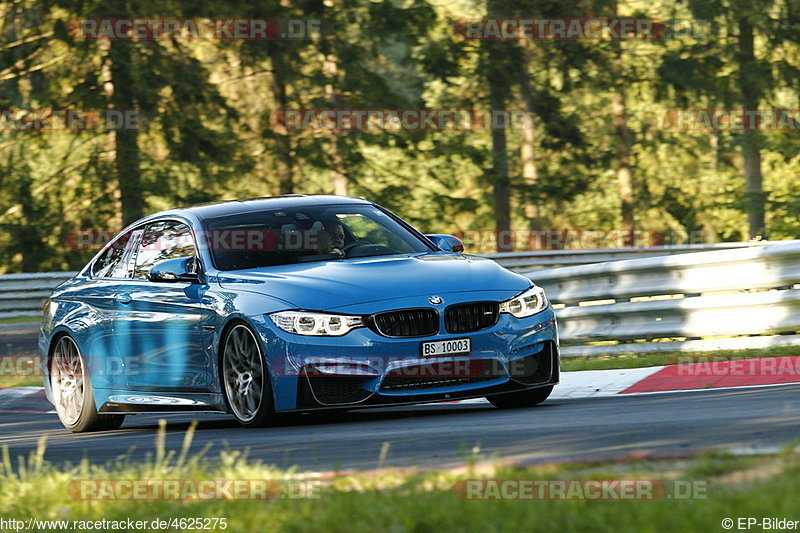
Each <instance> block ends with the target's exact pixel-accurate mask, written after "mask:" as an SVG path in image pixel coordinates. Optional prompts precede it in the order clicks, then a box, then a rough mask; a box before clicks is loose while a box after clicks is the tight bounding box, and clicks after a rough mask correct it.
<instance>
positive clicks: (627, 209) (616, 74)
mask: <svg viewBox="0 0 800 533" xmlns="http://www.w3.org/2000/svg"><path fill="white" fill-rule="evenodd" d="M611 10H612V17H616V16H617V2H616V1H615V2H613V4H612V6H611ZM614 52H615V54H614V55H615V57H614V59H613V60H612V61H613V63H612V65H611V73H612V76H613V85H614V89H613V94H612V95H611V116H612V120H613V123H614V144H615V145H616V152H617V187H618V190H619V201H620V214H621V216H622V228H621V229H622V230H623V232H624V235H625V237H624V244H625V245H628V246H631V245H633V231H634V229H635V225H636V220H635V213H634V204H633V171H632V169H631V135H630V130H629V129H628V116H627V115H628V109H627V102H626V99H625V89H624V83H625V82H624V79H623V76H624V71H623V68H622V45H621V43H620V42H619V41H614Z"/></svg>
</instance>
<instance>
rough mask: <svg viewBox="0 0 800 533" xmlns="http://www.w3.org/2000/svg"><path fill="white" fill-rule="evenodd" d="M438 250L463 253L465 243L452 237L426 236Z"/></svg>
mask: <svg viewBox="0 0 800 533" xmlns="http://www.w3.org/2000/svg"><path fill="white" fill-rule="evenodd" d="M425 236H426V237H427V238H428V239H430V241H431V242H432V243H433V244H435V245H436V247H437V248H439V249H440V250H442V251H443V252H463V251H464V243H463V242H461V239H459V238H458V237H454V236H452V235H440V234H432V235H425Z"/></svg>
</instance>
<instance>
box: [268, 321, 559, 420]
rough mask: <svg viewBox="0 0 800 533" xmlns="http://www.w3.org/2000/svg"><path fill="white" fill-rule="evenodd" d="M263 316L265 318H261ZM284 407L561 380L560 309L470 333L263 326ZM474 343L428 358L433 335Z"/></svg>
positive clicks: (436, 395) (454, 394) (279, 405)
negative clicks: (326, 332)
mask: <svg viewBox="0 0 800 533" xmlns="http://www.w3.org/2000/svg"><path fill="white" fill-rule="evenodd" d="M259 321H260V320H259ZM258 330H259V331H260V332H261V336H262V339H261V340H262V342H263V347H264V353H265V354H267V361H268V364H269V367H270V373H271V375H272V384H273V389H274V391H275V406H276V409H277V410H278V411H293V410H309V409H320V408H323V409H325V408H357V407H367V406H376V405H392V404H406V403H419V402H430V401H441V400H456V399H464V398H474V397H480V396H486V395H490V394H500V393H504V392H513V391H518V390H524V389H530V388H537V387H544V386H550V385H554V384H556V383H558V380H559V356H558V333H557V326H556V320H555V314H554V313H553V311H552V309H550V308H548V309H547V310H545V311H543V312H541V313H539V314H537V315H534V316H532V317H528V318H525V319H517V318H514V317H512V316H510V315H505V314H503V315H500V317H499V319H498V321H497V323H496V324H495V325H494V326H492V327H491V328H488V329H485V330H481V331H476V332H472V333H466V334H439V335H435V336H432V337H422V338H402V339H395V338H387V337H383V336H381V335H379V334H377V333H375V332H373V331H371V330H369V329H367V328H360V329H357V330H354V331H351V332H350V333H348V334H347V335H345V336H342V337H303V336H299V335H293V334H288V333H285V332H282V331H280V330H277V328H276V327H275V326H274V325H273V324H271V322H270V321H269V318H268V317H264V319H263V322H262V323H261V324H259V327H258ZM465 337H468V338H470V339H471V341H472V351H471V353H470V354H468V355H462V356H450V357H435V358H434V357H422V356H421V355H420V344H421V343H422V342H426V341H431V340H447V339H460V338H465Z"/></svg>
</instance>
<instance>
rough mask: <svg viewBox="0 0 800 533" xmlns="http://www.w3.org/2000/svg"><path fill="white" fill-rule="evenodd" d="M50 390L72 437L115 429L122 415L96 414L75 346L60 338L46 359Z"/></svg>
mask: <svg viewBox="0 0 800 533" xmlns="http://www.w3.org/2000/svg"><path fill="white" fill-rule="evenodd" d="M50 386H51V388H52V391H53V404H54V405H55V408H56V413H58V418H59V420H61V423H62V424H63V425H64V427H65V428H67V429H68V430H69V431H71V432H73V433H83V432H86V431H104V430H112V429H119V427H120V426H121V425H122V422H124V421H125V415H105V414H99V413H98V412H97V407H96V406H95V401H94V391H93V389H92V381H91V379H89V375H88V373H87V372H86V362H85V360H84V358H83V355H82V354H81V352H80V349H79V348H78V345H77V343H76V342H75V341H74V340H73V339H72V337H70V336H69V335H63V336H62V337H60V338H59V339H58V341H57V342H56V344H55V345H54V346H53V351H52V353H51V355H50Z"/></svg>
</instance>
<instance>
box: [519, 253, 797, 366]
mask: <svg viewBox="0 0 800 533" xmlns="http://www.w3.org/2000/svg"><path fill="white" fill-rule="evenodd" d="M526 275H527V276H528V277H529V278H531V279H532V280H534V281H535V282H536V283H537V284H538V285H541V286H542V287H544V288H545V290H546V291H547V294H548V297H549V298H550V300H551V301H552V302H553V303H554V304H563V305H565V306H566V307H564V308H561V309H557V311H556V314H557V316H558V320H559V335H560V337H561V341H562V343H563V344H564V347H563V349H562V354H563V355H565V356H571V355H598V354H611V353H626V352H628V353H643V352H655V351H670V350H675V351H698V350H718V349H730V348H734V349H736V348H738V349H745V348H767V347H770V346H778V345H787V344H800V335H798V333H800V288H795V285H796V284H800V241H787V242H784V243H780V244H769V245H766V246H760V247H752V248H745V249H735V250H720V251H711V252H700V253H692V254H683V255H676V256H665V257H656V258H644V259H629V260H622V261H615V262H610V263H599V264H594V265H583V266H574V267H563V268H552V269H542V270H537V271H532V272H527V273H526ZM776 334H777V336H776ZM743 335H748V336H755V335H757V336H758V337H739V338H738V339H736V340H738V341H740V342H733V339H729V340H724V339H713V338H712V339H708V337H724V336H728V337H729V336H743ZM704 337H705V338H706V339H703V338H704ZM676 338H680V339H686V340H679V341H674V340H673V341H671V342H670V341H667V342H649V341H653V340H665V339H676ZM632 341H635V342H632ZM598 342H602V343H603V344H594V345H593V344H588V343H598ZM620 342H623V343H625V342H627V344H619V343H620ZM608 343H617V344H608Z"/></svg>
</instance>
